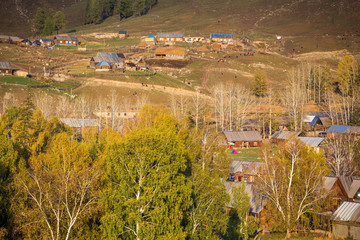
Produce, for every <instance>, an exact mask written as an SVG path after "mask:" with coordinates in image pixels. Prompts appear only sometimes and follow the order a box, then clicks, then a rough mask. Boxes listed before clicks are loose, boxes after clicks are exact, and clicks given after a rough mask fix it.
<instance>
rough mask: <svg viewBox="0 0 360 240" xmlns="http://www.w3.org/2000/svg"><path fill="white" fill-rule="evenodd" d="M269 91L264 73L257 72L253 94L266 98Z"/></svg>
mask: <svg viewBox="0 0 360 240" xmlns="http://www.w3.org/2000/svg"><path fill="white" fill-rule="evenodd" d="M266 90H267V77H266V73H264V72H256V73H255V80H254V84H253V93H254V95H255V96H257V97H264V96H265V94H266Z"/></svg>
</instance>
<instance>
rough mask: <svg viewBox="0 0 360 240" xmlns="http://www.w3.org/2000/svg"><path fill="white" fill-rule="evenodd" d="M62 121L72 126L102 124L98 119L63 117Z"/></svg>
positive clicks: (95, 125)
mask: <svg viewBox="0 0 360 240" xmlns="http://www.w3.org/2000/svg"><path fill="white" fill-rule="evenodd" d="M60 121H61V122H63V123H65V124H66V125H69V126H70V127H72V128H81V127H99V126H100V125H99V123H98V121H97V119H77V118H61V119H60Z"/></svg>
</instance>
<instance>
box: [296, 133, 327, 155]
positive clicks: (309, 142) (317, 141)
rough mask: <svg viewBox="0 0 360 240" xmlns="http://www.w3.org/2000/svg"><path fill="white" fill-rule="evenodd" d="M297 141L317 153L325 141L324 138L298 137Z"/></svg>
mask: <svg viewBox="0 0 360 240" xmlns="http://www.w3.org/2000/svg"><path fill="white" fill-rule="evenodd" d="M299 139H300V140H301V141H302V142H303V143H305V145H306V146H308V147H312V148H314V149H316V151H317V152H319V151H320V146H321V144H322V143H323V142H324V140H325V138H322V137H299Z"/></svg>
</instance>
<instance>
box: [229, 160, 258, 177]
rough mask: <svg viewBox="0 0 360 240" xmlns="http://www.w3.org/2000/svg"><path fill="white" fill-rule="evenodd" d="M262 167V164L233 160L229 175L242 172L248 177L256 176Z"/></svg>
mask: <svg viewBox="0 0 360 240" xmlns="http://www.w3.org/2000/svg"><path fill="white" fill-rule="evenodd" d="M262 165H263V163H262V162H250V161H237V160H235V161H232V163H231V173H237V172H243V173H246V174H249V175H257V174H258V173H259V170H260V168H261V166H262Z"/></svg>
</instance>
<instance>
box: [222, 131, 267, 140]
mask: <svg viewBox="0 0 360 240" xmlns="http://www.w3.org/2000/svg"><path fill="white" fill-rule="evenodd" d="M224 134H225V137H226V139H227V141H228V142H261V141H262V137H261V135H260V133H259V132H258V131H232V132H230V131H229V132H224Z"/></svg>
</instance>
